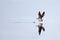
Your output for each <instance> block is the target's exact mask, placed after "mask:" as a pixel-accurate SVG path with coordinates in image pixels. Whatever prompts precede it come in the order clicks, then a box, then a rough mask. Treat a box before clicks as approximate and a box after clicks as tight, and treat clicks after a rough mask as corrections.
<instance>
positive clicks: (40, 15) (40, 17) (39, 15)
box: [38, 11, 45, 21]
mask: <svg viewBox="0 0 60 40" xmlns="http://www.w3.org/2000/svg"><path fill="white" fill-rule="evenodd" d="M44 14H45V12H43V13H42V14H41V13H40V11H39V13H38V19H41V21H43V20H42V18H43V17H44Z"/></svg>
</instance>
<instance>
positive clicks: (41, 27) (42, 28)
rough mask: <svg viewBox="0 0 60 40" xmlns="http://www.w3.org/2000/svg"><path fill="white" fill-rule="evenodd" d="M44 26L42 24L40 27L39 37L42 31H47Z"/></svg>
mask: <svg viewBox="0 0 60 40" xmlns="http://www.w3.org/2000/svg"><path fill="white" fill-rule="evenodd" d="M42 25H43V24H42V23H41V24H40V25H38V32H39V35H40V34H41V31H42V30H43V31H45V28H44V27H43V26H42Z"/></svg>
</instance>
